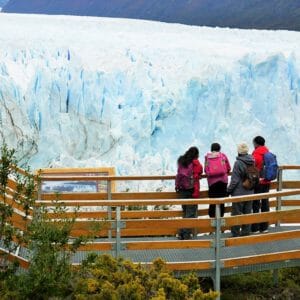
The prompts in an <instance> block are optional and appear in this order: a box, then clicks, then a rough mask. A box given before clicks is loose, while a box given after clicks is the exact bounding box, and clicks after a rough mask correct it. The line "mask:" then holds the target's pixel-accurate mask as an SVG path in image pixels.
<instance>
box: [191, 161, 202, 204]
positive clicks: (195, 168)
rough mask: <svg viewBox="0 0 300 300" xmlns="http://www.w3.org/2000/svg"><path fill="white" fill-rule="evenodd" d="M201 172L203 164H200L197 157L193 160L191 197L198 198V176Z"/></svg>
mask: <svg viewBox="0 0 300 300" xmlns="http://www.w3.org/2000/svg"><path fill="white" fill-rule="evenodd" d="M202 173H203V166H202V165H201V164H200V162H199V160H198V159H195V160H193V178H194V192H193V195H192V197H193V198H199V196H200V193H199V190H200V182H199V180H200V177H201V174H202Z"/></svg>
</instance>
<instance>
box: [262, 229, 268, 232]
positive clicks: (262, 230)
mask: <svg viewBox="0 0 300 300" xmlns="http://www.w3.org/2000/svg"><path fill="white" fill-rule="evenodd" d="M268 232H269V230H268V229H266V230H262V231H261V233H268Z"/></svg>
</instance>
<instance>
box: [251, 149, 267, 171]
mask: <svg viewBox="0 0 300 300" xmlns="http://www.w3.org/2000/svg"><path fill="white" fill-rule="evenodd" d="M252 156H253V158H254V162H255V167H256V168H257V169H258V170H259V171H261V170H262V168H263V164H264V159H263V156H262V155H260V154H259V153H258V152H257V151H255V150H254V151H253V153H252Z"/></svg>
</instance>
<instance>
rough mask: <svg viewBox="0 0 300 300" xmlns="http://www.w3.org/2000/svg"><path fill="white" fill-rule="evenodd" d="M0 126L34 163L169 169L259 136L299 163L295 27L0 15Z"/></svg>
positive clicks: (299, 67) (121, 170) (285, 160)
mask: <svg viewBox="0 0 300 300" xmlns="http://www.w3.org/2000/svg"><path fill="white" fill-rule="evenodd" d="M0 28H1V30H0V45H1V47H0V134H1V139H2V141H4V140H5V141H6V142H7V143H8V144H9V145H10V146H12V147H17V148H18V149H19V153H20V156H21V157H23V160H26V161H28V162H29V164H30V165H31V166H32V167H33V168H43V167H49V166H68V167H78V166H80V167H83V166H88V167H96V166H115V167H116V171H117V174H120V175H127V174H130V175H135V174H143V175H147V174H148V175H149V174H153V175H159V174H173V173H174V172H175V169H176V159H177V157H178V156H179V155H181V154H182V153H183V152H184V151H185V150H186V149H187V147H189V146H191V145H196V146H198V147H199V150H200V156H201V157H200V160H201V161H202V162H203V157H204V155H205V153H206V152H207V151H208V150H209V147H210V144H211V143H212V142H215V141H218V142H220V143H221V144H222V149H223V151H224V152H225V153H227V155H228V156H229V158H230V159H231V161H232V163H233V160H234V158H235V155H236V144H237V143H239V142H240V141H246V142H248V143H249V145H250V147H252V144H251V141H252V138H253V137H254V136H256V135H263V136H264V137H265V138H266V140H267V145H268V146H269V147H270V149H271V150H272V151H274V152H275V153H276V154H277V156H278V160H279V163H280V164H300V140H299V137H300V118H299V116H300V33H299V32H291V31H264V30H261V31H260V30H237V29H226V28H223V29H220V28H208V27H196V26H185V25H179V24H164V23H159V22H150V21H137V20H124V19H109V18H91V17H67V16H40V15H17V14H15V15H14V14H4V13H1V14H0Z"/></svg>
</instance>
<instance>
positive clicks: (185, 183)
mask: <svg viewBox="0 0 300 300" xmlns="http://www.w3.org/2000/svg"><path fill="white" fill-rule="evenodd" d="M193 187H194V178H193V163H190V164H189V165H188V166H187V167H184V166H182V165H180V164H179V165H178V170H177V174H176V179H175V188H176V190H191V189H192V188H193Z"/></svg>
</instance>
